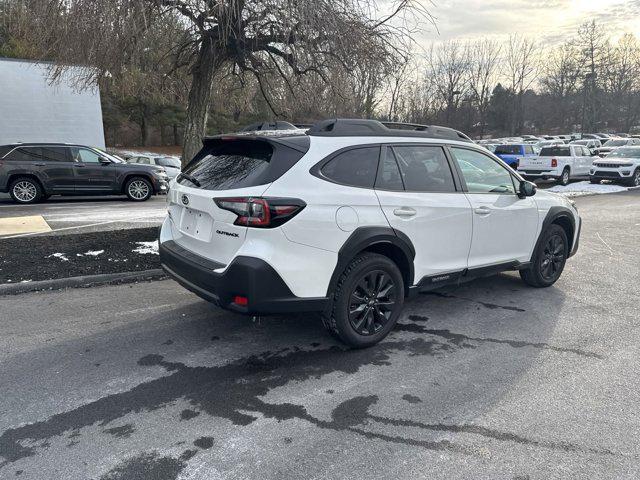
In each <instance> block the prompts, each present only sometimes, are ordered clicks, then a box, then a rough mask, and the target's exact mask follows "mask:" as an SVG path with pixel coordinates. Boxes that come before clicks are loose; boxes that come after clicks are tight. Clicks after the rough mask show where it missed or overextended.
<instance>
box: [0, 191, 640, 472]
mask: <svg viewBox="0 0 640 480" xmlns="http://www.w3.org/2000/svg"><path fill="white" fill-rule="evenodd" d="M576 201H577V203H578V206H579V209H580V213H581V215H582V217H583V220H584V227H583V232H582V237H581V243H580V250H579V252H578V254H577V255H576V256H575V257H574V258H573V259H571V261H569V263H568V264H567V268H566V270H565V272H564V274H563V276H562V277H561V279H560V280H559V281H558V282H557V284H556V285H554V286H553V287H551V288H548V289H541V290H538V289H532V288H529V287H527V286H525V285H524V284H523V283H522V282H521V281H520V279H519V277H518V276H517V275H516V274H503V275H500V276H498V277H494V278H490V279H484V280H480V281H476V282H473V283H470V284H467V285H464V286H461V287H458V288H455V289H453V288H450V289H447V290H444V291H441V292H436V293H432V294H428V295H420V296H419V297H418V298H417V299H415V300H412V301H410V302H409V303H408V304H407V306H406V310H405V312H404V314H403V316H402V318H401V320H400V324H399V325H398V327H397V328H396V330H395V331H394V332H393V334H392V335H390V336H389V337H388V338H387V339H386V340H385V341H383V342H382V343H381V344H379V345H377V346H375V347H373V348H370V349H367V350H357V351H354V350H351V351H350V350H347V349H345V348H344V347H342V346H341V345H340V344H338V343H336V342H335V341H334V340H333V339H332V338H331V337H330V336H328V335H327V334H326V333H325V332H324V330H323V329H322V327H321V325H320V322H319V321H318V320H317V318H315V317H314V316H311V315H300V316H295V317H290V316H289V317H267V318H261V319H259V320H258V321H255V322H253V321H251V319H248V318H246V317H242V316H237V315H234V314H231V313H228V312H223V311H220V310H218V309H216V308H215V307H213V306H211V305H209V304H207V303H206V302H204V301H201V300H199V299H198V298H197V297H195V296H194V295H192V294H190V293H188V292H186V291H184V290H183V289H181V288H180V287H179V286H178V285H177V284H175V283H174V282H172V281H170V280H164V281H157V282H151V283H139V284H132V285H120V286H106V287H97V288H91V289H76V290H67V291H57V292H39V293H28V294H22V295H19V296H5V297H0V312H2V313H1V315H0V316H1V317H2V322H0V385H1V386H2V400H1V406H2V408H0V478H2V479H4V478H18V477H19V478H20V479H21V480H22V479H42V478H65V479H87V478H93V479H103V480H114V479H120V480H122V479H147V478H149V479H178V478H180V479H187V478H193V479H196V478H198V479H200V478H206V479H216V478H229V479H247V478H256V479H267V478H268V479H271V478H273V479H280V478H308V479H316V478H318V479H320V478H322V479H325V478H326V479H329V478H330V479H342V478H344V479H347V478H348V479H353V478H372V479H373V478H375V479H388V478H402V479H405V478H406V479H415V478H425V479H433V478H451V479H459V478H473V479H483V478H487V479H489V478H490V479H496V478H505V479H507V478H508V479H514V480H515V479H543V478H544V479H554V478H611V479H614V478H615V479H622V478H628V479H632V478H633V479H635V478H638V476H640V445H639V442H638V438H639V435H640V416H639V414H638V405H639V404H640V388H639V387H640V376H639V375H638V371H639V370H640V329H639V327H640V315H639V311H638V298H640V263H639V261H638V258H639V257H638V246H639V245H640V242H639V240H640V191H633V192H626V193H622V194H615V195H600V196H591V197H582V198H578V199H577V200H576Z"/></svg>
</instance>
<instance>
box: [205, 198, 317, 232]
mask: <svg viewBox="0 0 640 480" xmlns="http://www.w3.org/2000/svg"><path fill="white" fill-rule="evenodd" d="M214 201H215V202H216V205H218V207H219V208H221V209H223V210H228V211H230V212H233V213H235V214H236V215H237V216H238V218H236V219H235V221H234V222H233V224H234V225H242V226H245V227H257V228H273V227H277V226H279V225H282V224H283V223H285V222H286V221H288V220H289V219H291V218H293V217H294V216H295V215H297V214H298V213H299V212H300V210H302V209H303V208H304V207H305V206H306V204H305V203H304V202H303V201H302V200H298V199H297V198H262V197H234V198H214Z"/></svg>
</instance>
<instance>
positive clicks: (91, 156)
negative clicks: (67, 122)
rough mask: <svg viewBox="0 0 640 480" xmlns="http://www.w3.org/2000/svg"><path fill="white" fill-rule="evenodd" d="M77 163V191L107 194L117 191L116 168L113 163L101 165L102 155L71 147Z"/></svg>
mask: <svg viewBox="0 0 640 480" xmlns="http://www.w3.org/2000/svg"><path fill="white" fill-rule="evenodd" d="M70 150H71V156H72V158H73V160H74V161H75V164H74V168H75V171H76V191H77V192H82V191H86V192H92V193H95V192H105V193H110V192H113V191H115V190H116V168H115V164H113V163H100V154H99V153H98V152H96V151H94V150H92V149H89V148H85V147H71V148H70Z"/></svg>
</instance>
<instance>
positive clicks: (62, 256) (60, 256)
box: [46, 253, 69, 262]
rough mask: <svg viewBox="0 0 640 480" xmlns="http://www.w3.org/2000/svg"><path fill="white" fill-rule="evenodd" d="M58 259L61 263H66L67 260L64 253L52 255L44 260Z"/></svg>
mask: <svg viewBox="0 0 640 480" xmlns="http://www.w3.org/2000/svg"><path fill="white" fill-rule="evenodd" d="M51 257H54V258H59V259H60V260H62V261H63V262H68V261H69V259H68V258H67V256H66V255H65V254H64V253H52V254H51V255H48V256H47V257H46V258H51Z"/></svg>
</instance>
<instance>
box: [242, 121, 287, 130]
mask: <svg viewBox="0 0 640 480" xmlns="http://www.w3.org/2000/svg"><path fill="white" fill-rule="evenodd" d="M296 129H297V127H296V126H295V125H293V124H292V123H289V122H283V121H281V120H276V121H275V122H255V123H251V124H249V125H247V126H246V127H244V128H243V129H242V130H240V131H241V132H255V131H259V130H296Z"/></svg>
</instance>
